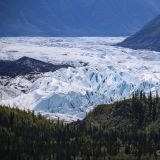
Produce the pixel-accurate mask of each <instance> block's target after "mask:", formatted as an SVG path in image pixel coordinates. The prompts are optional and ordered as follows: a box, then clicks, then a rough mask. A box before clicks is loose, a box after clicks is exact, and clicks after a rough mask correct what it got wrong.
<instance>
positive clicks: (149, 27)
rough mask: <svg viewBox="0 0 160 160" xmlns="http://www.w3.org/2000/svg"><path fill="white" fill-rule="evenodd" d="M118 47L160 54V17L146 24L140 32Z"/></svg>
mask: <svg viewBox="0 0 160 160" xmlns="http://www.w3.org/2000/svg"><path fill="white" fill-rule="evenodd" d="M118 45H119V46H122V47H128V48H133V49H148V50H155V51H159V52H160V15H159V16H157V17H156V18H155V19H153V20H152V21H151V22H149V23H148V24H146V25H145V26H144V27H143V28H142V29H141V30H140V31H139V32H137V33H136V34H134V35H133V36H131V37H129V38H127V39H126V40H124V41H123V42H121V43H119V44H118Z"/></svg>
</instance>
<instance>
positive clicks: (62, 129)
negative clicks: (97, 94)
mask: <svg viewBox="0 0 160 160" xmlns="http://www.w3.org/2000/svg"><path fill="white" fill-rule="evenodd" d="M159 124H160V99H159V98H158V95H157V96H156V97H155V98H153V97H152V95H151V94H150V95H149V96H148V97H147V96H145V94H144V93H142V92H141V93H140V94H139V93H136V94H135V95H133V97H132V99H130V100H124V101H121V102H116V103H114V104H110V105H101V106H98V107H97V108H95V109H94V110H93V111H92V112H91V113H89V115H88V116H87V117H86V119H85V120H84V121H80V122H77V123H74V124H63V123H62V122H60V121H57V122H55V121H51V120H47V119H45V118H44V117H42V116H41V115H35V114H34V112H30V111H28V112H26V111H21V110H19V109H16V108H7V107H5V106H0V144H1V145H0V158H1V160H11V159H14V160H19V159H20V160H35V159H36V160H158V159H157V158H158V155H157V154H156V152H157V151H158V150H159V149H160V125H159Z"/></svg>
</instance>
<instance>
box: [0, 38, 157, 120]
mask: <svg viewBox="0 0 160 160" xmlns="http://www.w3.org/2000/svg"><path fill="white" fill-rule="evenodd" d="M122 40H123V38H121V37H120V38H110V37H106V38H102V37H97V38H87V37H85V38H41V37H37V38H35V37H34V38H24V37H19V38H14V37H13V38H0V59H7V60H8V59H10V60H14V59H18V58H20V57H23V56H28V57H32V58H35V59H39V60H42V61H45V62H50V63H53V64H72V65H74V66H75V68H68V69H60V70H58V71H56V72H54V73H51V72H49V73H45V74H43V75H42V76H41V77H40V78H38V79H37V80H36V81H35V82H29V81H28V80H26V79H25V78H24V77H17V78H15V79H12V80H10V82H9V87H8V85H7V86H4V84H3V83H2V84H1V85H0V88H1V92H0V94H1V96H0V98H1V101H0V103H1V104H6V105H10V106H11V107H13V106H16V107H19V108H21V109H31V110H35V111H37V112H41V113H42V114H43V115H44V116H47V117H51V118H56V117H60V118H61V119H64V120H66V121H74V120H76V119H82V118H84V117H85V115H86V113H87V112H88V111H90V110H91V109H92V108H94V107H95V106H96V105H98V104H102V103H110V102H112V101H116V100H119V99H123V98H128V97H129V96H130V95H131V94H132V92H134V91H136V90H144V91H146V92H148V91H150V90H152V91H153V92H154V91H156V90H158V91H160V53H159V52H154V51H147V50H137V51H135V50H131V49H126V48H121V47H116V46H112V44H115V43H117V42H120V41H122ZM6 87H7V89H6ZM6 90H7V91H6ZM22 90H25V93H24V92H22ZM11 93H13V94H11Z"/></svg>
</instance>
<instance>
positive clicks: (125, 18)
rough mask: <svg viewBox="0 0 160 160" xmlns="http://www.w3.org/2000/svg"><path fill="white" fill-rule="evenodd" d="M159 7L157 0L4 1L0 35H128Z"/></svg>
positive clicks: (1, 6)
mask: <svg viewBox="0 0 160 160" xmlns="http://www.w3.org/2000/svg"><path fill="white" fill-rule="evenodd" d="M155 6H156V7H155ZM159 9H160V1H159V0H152V1H148V0H134V1H133V0H121V1H119V0H114V1H113V0H99V1H96V0H87V1H86V0H76V1H75V0H68V1H64V0H54V1H53V0H45V1H44V0H34V1H33V0H27V1H26V0H17V1H11V0H5V1H0V36H122V35H130V34H133V33H134V32H136V31H137V30H138V29H139V28H140V27H141V26H142V25H144V23H146V22H147V21H149V20H150V19H151V18H153V17H154V16H156V15H157V14H158V11H159Z"/></svg>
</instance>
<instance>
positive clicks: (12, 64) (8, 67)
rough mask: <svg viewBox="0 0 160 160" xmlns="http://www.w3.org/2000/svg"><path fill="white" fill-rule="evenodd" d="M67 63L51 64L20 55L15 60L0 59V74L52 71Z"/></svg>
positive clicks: (14, 75) (14, 74) (63, 66)
mask: <svg viewBox="0 0 160 160" xmlns="http://www.w3.org/2000/svg"><path fill="white" fill-rule="evenodd" d="M68 67H70V66H69V65H53V64H51V63H46V62H42V61H39V60H36V59H32V58H29V57H22V58H20V59H18V60H16V61H5V60H0V76H9V77H16V76H21V75H27V74H37V73H45V72H50V71H51V72H54V71H56V70H58V69H60V68H68Z"/></svg>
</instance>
